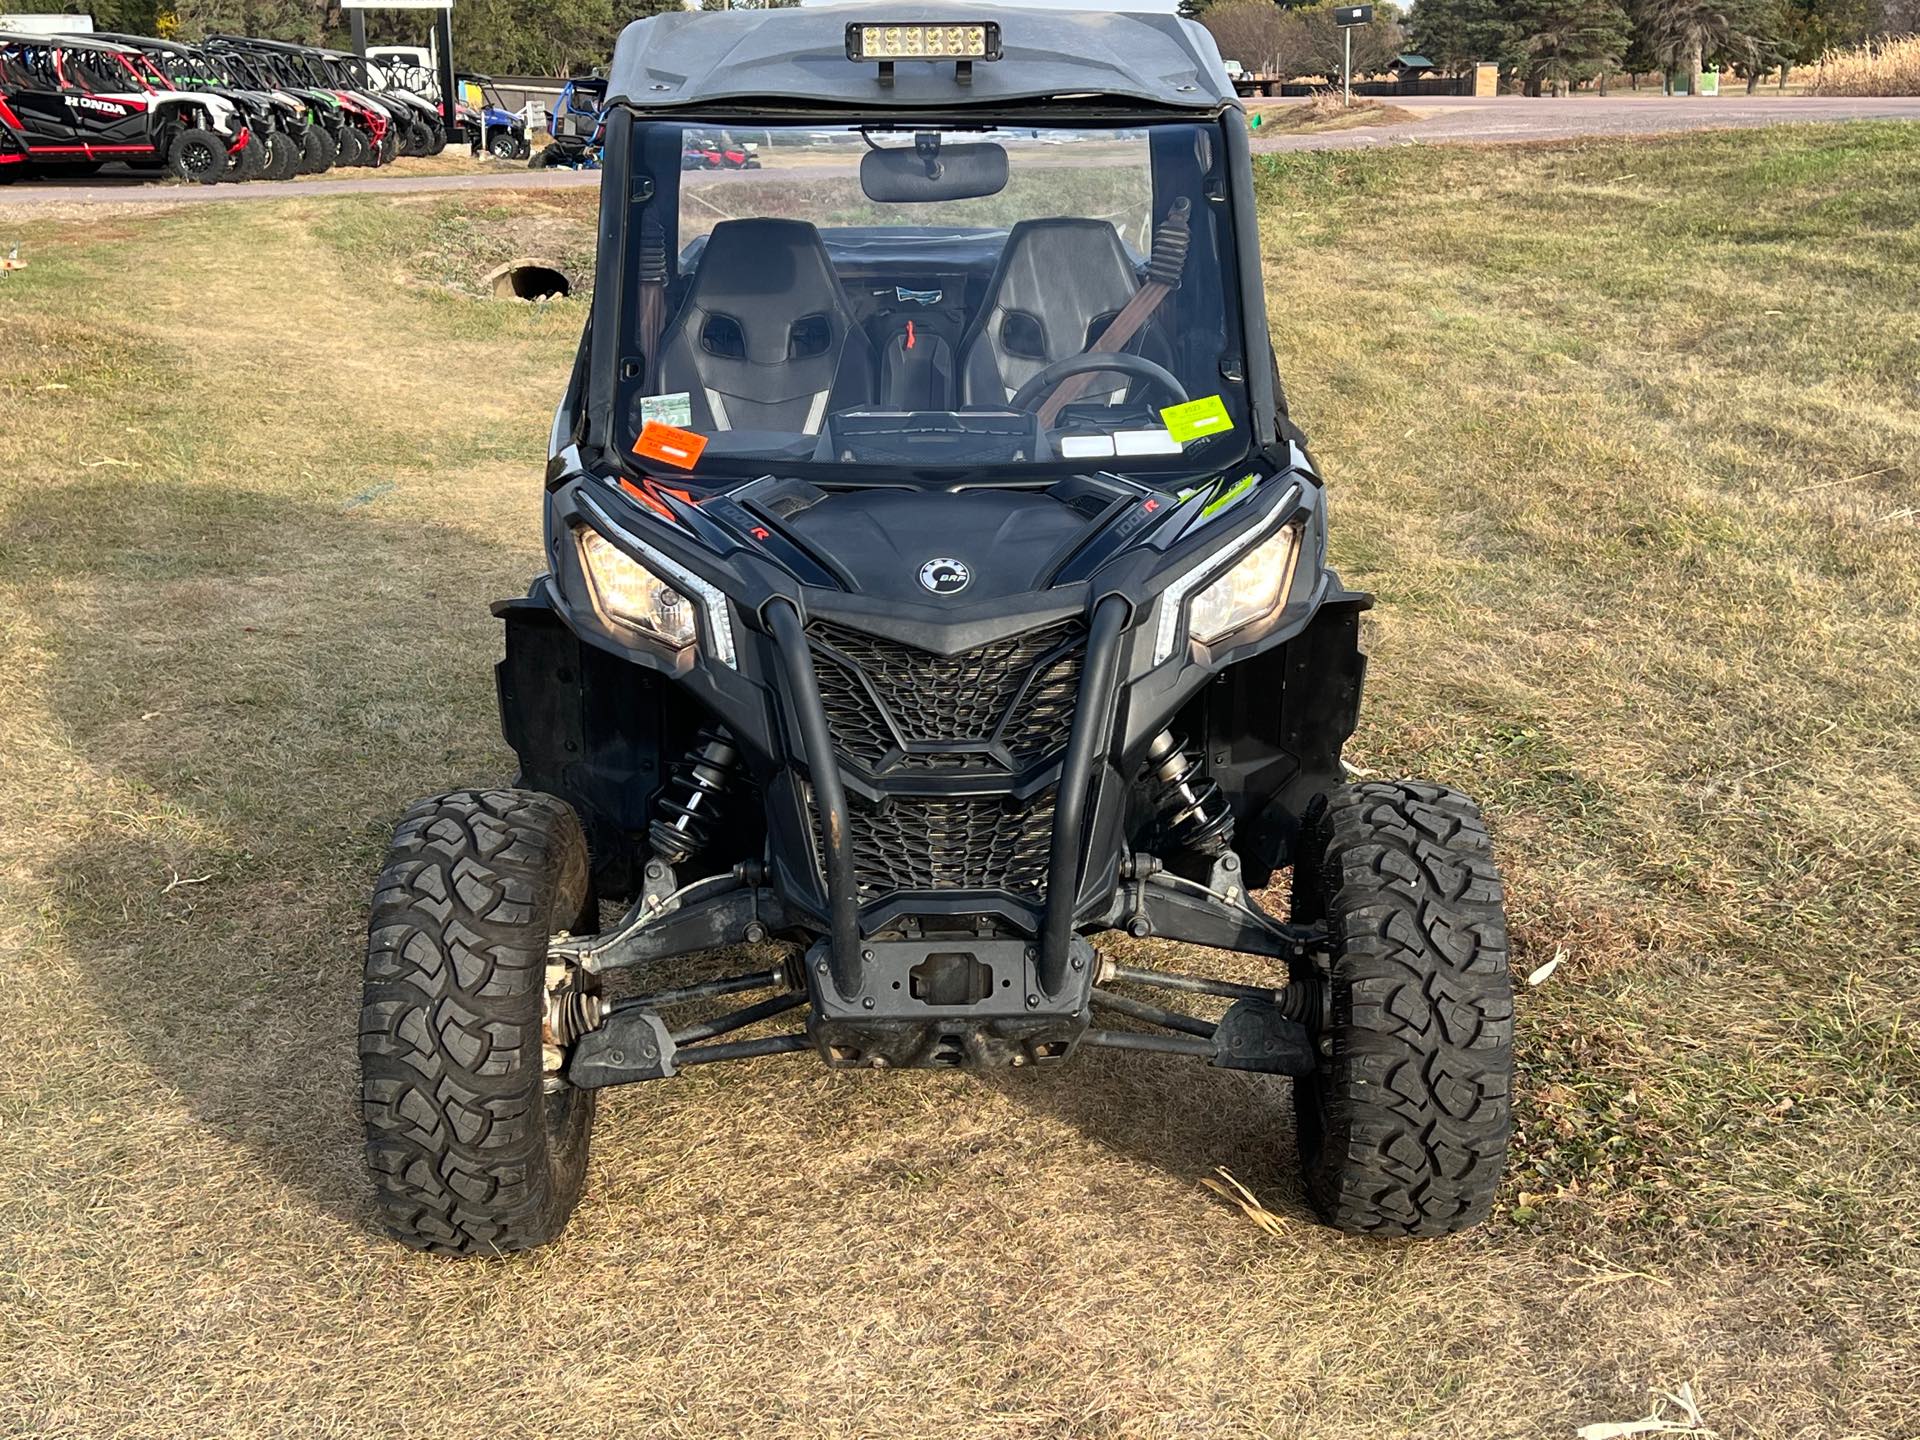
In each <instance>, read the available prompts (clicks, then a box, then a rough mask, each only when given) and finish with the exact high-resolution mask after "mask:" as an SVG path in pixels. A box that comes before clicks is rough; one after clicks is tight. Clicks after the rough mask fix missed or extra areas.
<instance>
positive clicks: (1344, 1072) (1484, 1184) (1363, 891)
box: [1293, 781, 1513, 1236]
mask: <svg viewBox="0 0 1920 1440" xmlns="http://www.w3.org/2000/svg"><path fill="white" fill-rule="evenodd" d="M1293 918H1294V921H1295V923H1297V924H1304V925H1315V926H1318V925H1324V926H1325V927H1326V929H1327V932H1328V945H1327V953H1326V955H1325V956H1324V957H1322V959H1321V960H1319V961H1318V962H1310V963H1312V964H1313V965H1314V968H1316V969H1317V970H1318V973H1319V978H1320V981H1321V983H1322V985H1323V986H1324V987H1325V990H1326V997H1327V1009H1326V1016H1325V1019H1324V1022H1323V1025H1322V1028H1321V1031H1320V1043H1321V1054H1322V1059H1321V1064H1320V1068H1319V1069H1317V1070H1316V1071H1315V1072H1314V1073H1313V1074H1312V1075H1310V1076H1307V1077H1304V1078H1302V1079H1300V1080H1298V1081H1296V1082H1295V1087H1294V1108H1295V1113H1296V1115H1297V1117H1298V1120H1299V1134H1300V1162H1301V1168H1302V1170H1303V1171H1304V1173H1305V1177H1306V1188H1307V1198H1308V1200H1309V1201H1310V1202H1311V1203H1312V1205H1313V1207H1314V1209H1315V1210H1317V1211H1318V1212H1319V1213H1320V1215H1321V1217H1322V1218H1323V1219H1325V1220H1326V1221H1327V1222H1328V1223H1329V1224H1331V1225H1333V1226H1335V1227H1336V1228H1338V1229H1341V1230H1345V1231H1348V1232H1350V1233H1353V1234H1364V1235H1379V1236H1392V1235H1450V1234H1452V1233H1454V1232H1455V1231H1458V1230H1464V1229H1466V1228H1467V1227H1469V1226H1471V1225H1477V1224H1479V1223H1480V1222H1481V1221H1482V1220H1484V1219H1486V1217H1487V1214H1488V1212H1489V1211H1490V1210H1491V1209H1492V1207H1493V1200H1494V1194H1495V1192H1496V1191H1497V1190H1498V1188H1499V1185H1500V1177H1501V1174H1502V1172H1503V1171H1504V1170H1505V1168H1506V1154H1507V1138H1508V1134H1509V1132H1510V1130H1511V1118H1510V1108H1511V1096H1512V1088H1513V979H1512V976H1511V974H1510V972H1509V970H1508V965H1507V928H1506V915H1505V911H1504V908H1503V905H1502V889H1501V884H1500V875H1499V872H1498V870H1496V869H1495V867H1494V861H1493V850H1492V846H1491V844H1490V842H1489V840H1488V838H1487V831H1486V827H1485V825H1483V824H1482V823H1481V820H1480V812H1479V810H1478V809H1477V808H1476V807H1475V805H1474V803H1473V802H1472V801H1471V800H1469V799H1467V798H1466V797H1465V796H1464V795H1460V794H1458V793H1456V792H1455V791H1452V790H1448V789H1445V788H1444V787H1442V786H1438V785H1426V784H1420V783H1417V782H1413V781H1401V782H1396V783H1370V784H1365V785H1353V786H1347V787H1345V788H1342V789H1340V790H1336V791H1334V792H1333V793H1332V794H1331V795H1329V796H1327V797H1325V803H1324V804H1316V807H1315V809H1314V810H1313V811H1312V812H1310V813H1309V815H1308V817H1307V825H1306V830H1305V833H1304V835H1303V837H1302V843H1301V853H1300V855H1299V856H1298V857H1297V859H1296V862H1295V865H1294V877H1293Z"/></svg>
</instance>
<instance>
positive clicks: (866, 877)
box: [807, 790, 1053, 905]
mask: <svg viewBox="0 0 1920 1440" xmlns="http://www.w3.org/2000/svg"><path fill="white" fill-rule="evenodd" d="M807 799H808V810H809V812H815V813H810V819H811V820H812V822H813V823H812V826H811V829H812V832H813V837H814V853H815V858H816V860H817V861H818V862H819V864H820V865H821V867H822V869H823V872H824V868H825V865H826V855H825V851H824V849H823V847H822V842H821V838H820V833H821V832H820V821H819V815H818V814H817V807H816V806H814V804H813V803H812V800H813V797H812V793H811V791H809V793H808V796H807ZM847 806H848V811H849V815H848V819H849V820H850V822H851V826H850V828H851V831H852V838H853V868H854V877H855V880H856V883H857V885H858V887H859V893H860V903H861V904H862V905H866V904H869V903H871V902H872V901H874V900H877V899H879V898H881V897H882V896H885V895H890V894H892V893H893V892H895V891H897V890H916V891H936V890H1002V891H1005V892H1006V893H1007V894H1009V895H1014V896H1018V897H1020V898H1022V899H1026V900H1032V901H1034V902H1036V903H1037V902H1038V901H1039V900H1040V899H1041V898H1042V897H1043V896H1044V895H1045V894H1046V889H1047V854H1048V848H1049V846H1050V845H1051V844H1052V841H1053V791H1051V790H1048V791H1045V792H1044V793H1042V794H1040V795H1038V796H1036V797H1034V799H1033V800H1031V801H1029V802H1027V803H1026V804H1025V805H1017V804H1014V803H1013V802H1010V801H1008V800H1006V799H1004V798H1002V797H998V796H988V797H984V798H970V799H960V800H954V799H945V798H941V797H936V796H927V795H895V796H892V797H890V798H889V799H887V800H886V801H884V802H883V803H881V804H878V805H875V804H873V803H871V802H869V801H867V800H863V799H861V798H860V797H859V796H857V795H849V796H848V797H847Z"/></svg>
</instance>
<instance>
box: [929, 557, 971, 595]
mask: <svg viewBox="0 0 1920 1440" xmlns="http://www.w3.org/2000/svg"><path fill="white" fill-rule="evenodd" d="M971 579H973V572H972V571H971V570H969V569H967V566H966V562H965V561H963V560H955V559H953V558H951V557H950V556H946V555H942V556H941V557H940V558H939V559H937V560H929V561H927V563H926V564H924V565H922V566H921V567H920V583H921V585H923V586H924V587H925V588H927V589H928V590H931V591H932V592H933V593H934V594H936V595H958V594H959V593H960V592H961V591H962V590H964V589H966V588H967V582H968V581H969V580H971Z"/></svg>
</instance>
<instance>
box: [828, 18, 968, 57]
mask: <svg viewBox="0 0 1920 1440" xmlns="http://www.w3.org/2000/svg"><path fill="white" fill-rule="evenodd" d="M847 58H848V59H849V60H883V61H891V60H998V59H999V58H1000V27H999V26H998V25H997V24H993V23H991V22H989V23H987V24H982V25H865V24H861V23H859V22H858V21H856V22H854V23H853V24H851V25H849V26H847Z"/></svg>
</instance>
